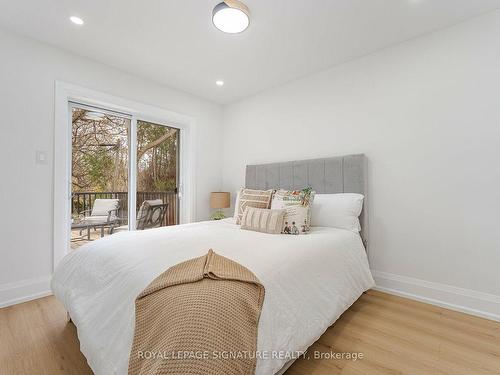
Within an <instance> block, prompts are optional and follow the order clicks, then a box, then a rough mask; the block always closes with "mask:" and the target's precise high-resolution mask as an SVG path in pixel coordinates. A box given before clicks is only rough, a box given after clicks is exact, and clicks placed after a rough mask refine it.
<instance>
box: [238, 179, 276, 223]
mask: <svg viewBox="0 0 500 375" xmlns="http://www.w3.org/2000/svg"><path fill="white" fill-rule="evenodd" d="M273 193H274V190H253V189H245V188H241V190H240V194H239V201H238V207H236V210H237V212H238V216H237V217H236V224H241V217H242V216H243V212H245V208H247V207H255V208H269V207H270V205H271V199H272V197H273Z"/></svg>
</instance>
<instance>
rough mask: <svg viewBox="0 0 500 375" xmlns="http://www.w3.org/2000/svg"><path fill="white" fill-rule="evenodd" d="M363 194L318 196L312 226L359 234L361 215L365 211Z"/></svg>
mask: <svg viewBox="0 0 500 375" xmlns="http://www.w3.org/2000/svg"><path fill="white" fill-rule="evenodd" d="M363 199H364V196H363V195H362V194H355V193H343V194H316V197H315V199H314V203H313V205H312V225H313V226H315V227H333V228H340V229H347V230H350V231H352V232H359V231H360V230H361V225H360V224H359V219H358V217H359V215H360V214H361V210H362V209H363Z"/></svg>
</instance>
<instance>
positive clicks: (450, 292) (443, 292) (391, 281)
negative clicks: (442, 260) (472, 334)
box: [372, 270, 500, 321]
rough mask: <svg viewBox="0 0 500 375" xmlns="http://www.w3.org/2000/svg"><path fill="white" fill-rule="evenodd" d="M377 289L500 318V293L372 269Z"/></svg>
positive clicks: (469, 312)
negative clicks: (484, 291) (490, 292)
mask: <svg viewBox="0 0 500 375" xmlns="http://www.w3.org/2000/svg"><path fill="white" fill-rule="evenodd" d="M372 274H373V278H374V279H375V284H376V287H375V289H377V290H380V291H382V292H387V293H390V294H395V295H399V296H402V297H407V298H410V299H414V300H417V301H421V302H426V303H430V304H432V305H437V306H441V307H445V308H447V309H450V310H456V311H460V312H464V313H467V314H471V315H476V316H480V317H482V318H486V319H491V320H496V321H500V296H497V295H494V294H488V293H483V292H478V291H475V290H471V289H463V288H457V287H454V286H451V285H446V284H440V283H435V282H430V281H425V280H420V279H415V278H412V277H406V276H400V275H395V274H392V273H387V272H380V271H375V270H372Z"/></svg>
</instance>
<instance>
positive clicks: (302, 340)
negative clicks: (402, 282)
mask: <svg viewBox="0 0 500 375" xmlns="http://www.w3.org/2000/svg"><path fill="white" fill-rule="evenodd" d="M209 249H213V250H214V251H215V252H216V253H218V254H220V255H223V256H225V257H228V258H230V259H232V260H234V261H236V262H239V263H240V264H242V265H243V266H245V267H247V268H248V269H250V270H251V271H252V272H253V273H254V274H255V275H256V276H257V277H258V278H259V279H260V281H261V282H262V284H263V285H264V287H265V289H266V295H265V300H264V305H263V308H262V313H261V317H260V321H259V331H258V342H257V350H258V352H259V353H260V354H259V356H258V360H257V367H256V374H257V375H264V374H269V375H272V374H275V373H276V372H278V371H279V370H280V369H281V368H282V367H283V365H284V364H285V363H287V362H289V359H290V356H293V355H295V353H297V352H301V351H304V350H306V349H307V348H308V347H309V346H310V345H311V344H312V343H314V342H315V341H316V340H317V339H318V338H319V337H320V336H321V334H322V333H323V332H324V331H325V330H326V329H327V328H328V327H329V326H330V325H332V324H333V323H334V322H335V321H336V320H337V319H338V317H339V316H340V315H341V314H342V313H343V312H344V311H345V310H346V309H347V308H349V306H351V304H352V303H354V302H355V301H356V300H357V299H358V298H359V296H360V295H361V294H362V293H363V292H364V291H366V290H368V289H370V288H371V287H373V286H374V281H373V278H372V275H371V273H370V270H369V267H368V260H367V256H366V252H365V249H364V247H363V244H362V241H361V238H360V236H359V235H358V234H357V233H353V232H350V231H348V230H343V229H335V228H320V227H313V228H312V230H311V232H310V233H309V234H306V235H299V236H291V235H271V234H265V233H259V232H253V231H245V230H241V229H240V227H239V226H237V225H236V224H235V223H234V220H233V219H226V220H220V221H207V222H199V223H192V224H184V225H178V226H170V227H162V228H157V229H150V230H144V231H132V232H121V233H116V234H113V235H111V236H108V237H104V238H102V239H99V240H97V241H94V242H91V243H89V244H87V245H85V246H82V247H81V248H79V249H78V250H76V251H73V252H71V253H70V254H68V255H67V256H66V257H65V258H64V259H63V260H62V261H61V262H60V264H59V265H58V267H57V269H56V271H55V273H54V276H53V279H52V290H53V292H54V294H55V295H56V297H57V298H58V299H59V300H61V301H62V303H63V304H64V306H65V308H66V309H67V310H68V312H69V313H70V315H71V318H72V320H73V322H74V324H75V325H76V327H77V332H78V337H79V339H80V349H81V351H82V353H83V354H84V355H85V357H86V358H87V361H88V363H89V365H90V367H91V368H92V370H93V371H94V373H95V374H97V375H111V374H126V373H127V366H128V358H129V354H130V348H131V345H132V339H133V334H134V332H133V330H134V301H135V298H136V297H137V295H138V294H139V293H140V292H141V291H142V290H143V289H144V288H145V287H146V286H147V285H148V284H149V283H150V282H151V281H152V280H153V279H155V278H156V277H157V276H158V275H159V274H161V273H162V272H164V271H165V270H166V269H167V268H169V267H171V266H173V265H175V264H177V263H179V262H182V261H185V260H188V259H191V258H194V257H198V256H202V255H204V254H206V253H207V251H208V250H209Z"/></svg>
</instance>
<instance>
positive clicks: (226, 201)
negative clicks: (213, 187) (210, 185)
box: [210, 191, 231, 220]
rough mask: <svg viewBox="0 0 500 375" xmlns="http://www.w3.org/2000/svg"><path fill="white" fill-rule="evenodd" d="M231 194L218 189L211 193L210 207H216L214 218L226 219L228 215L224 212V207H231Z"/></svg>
mask: <svg viewBox="0 0 500 375" xmlns="http://www.w3.org/2000/svg"><path fill="white" fill-rule="evenodd" d="M230 199H231V195H230V194H229V192H227V191H217V192H212V193H210V208H215V209H217V211H215V212H214V213H213V214H212V216H211V217H212V219H213V220H220V219H224V218H225V217H226V216H225V215H224V212H222V209H223V208H229V207H230V206H231V200H230Z"/></svg>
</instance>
